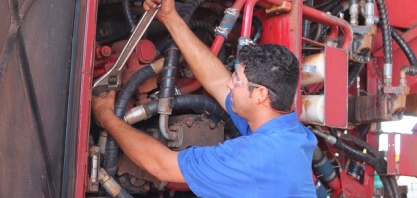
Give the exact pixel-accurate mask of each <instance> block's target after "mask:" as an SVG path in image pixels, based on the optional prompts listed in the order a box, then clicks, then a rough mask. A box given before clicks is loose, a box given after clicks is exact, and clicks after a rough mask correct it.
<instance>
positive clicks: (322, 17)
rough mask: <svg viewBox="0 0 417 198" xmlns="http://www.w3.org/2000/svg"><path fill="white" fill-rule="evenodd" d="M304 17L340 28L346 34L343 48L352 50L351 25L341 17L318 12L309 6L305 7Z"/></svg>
mask: <svg viewBox="0 0 417 198" xmlns="http://www.w3.org/2000/svg"><path fill="white" fill-rule="evenodd" d="M303 17H304V18H305V19H308V20H311V21H315V22H318V23H323V24H325V25H328V26H336V27H339V28H340V29H341V30H342V31H343V33H344V34H345V40H344V41H343V44H342V48H343V49H350V47H351V45H352V39H353V31H352V28H351V27H350V24H349V23H348V22H346V21H345V20H343V19H340V18H339V17H336V16H332V15H330V14H327V13H324V12H321V11H318V10H316V9H314V8H310V7H308V6H303Z"/></svg>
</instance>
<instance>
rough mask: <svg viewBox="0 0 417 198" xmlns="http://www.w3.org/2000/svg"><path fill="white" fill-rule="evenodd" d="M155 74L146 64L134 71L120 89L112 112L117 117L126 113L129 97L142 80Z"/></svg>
mask: <svg viewBox="0 0 417 198" xmlns="http://www.w3.org/2000/svg"><path fill="white" fill-rule="evenodd" d="M154 75H156V73H155V71H154V70H153V68H152V66H151V65H147V66H145V67H143V68H142V69H140V70H138V71H136V72H135V73H134V74H133V75H132V76H131V77H130V78H129V80H128V81H127V82H126V84H125V86H124V87H123V89H122V91H120V93H119V95H118V96H117V100H116V103H115V105H114V113H115V114H116V116H117V117H119V118H123V116H125V113H126V108H127V105H128V104H129V101H130V99H131V98H132V96H133V95H134V94H135V92H136V89H137V88H138V86H139V85H140V84H142V82H143V81H145V80H146V79H148V78H149V77H151V76H154Z"/></svg>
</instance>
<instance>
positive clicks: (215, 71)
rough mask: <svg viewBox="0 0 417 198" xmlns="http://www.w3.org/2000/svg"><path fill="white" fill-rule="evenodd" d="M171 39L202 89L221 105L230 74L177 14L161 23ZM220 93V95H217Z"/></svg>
mask: <svg viewBox="0 0 417 198" xmlns="http://www.w3.org/2000/svg"><path fill="white" fill-rule="evenodd" d="M163 23H164V24H165V26H166V27H167V29H168V31H169V32H170V34H171V36H172V38H173V39H174V41H175V43H176V44H177V46H178V48H179V49H180V51H181V54H182V55H183V57H184V59H185V60H186V61H187V63H188V65H189V66H190V67H191V69H192V71H193V73H194V76H195V77H196V78H197V79H198V80H199V81H200V83H201V84H202V85H203V87H204V88H205V89H206V90H207V91H208V92H209V93H210V94H211V95H212V96H214V97H216V99H217V101H218V102H219V103H220V104H222V105H223V103H224V98H225V97H226V94H227V93H228V92H229V89H228V88H227V86H226V85H227V82H228V81H229V80H230V77H231V75H230V73H229V71H228V70H227V69H226V67H225V66H224V65H223V63H222V62H221V61H220V60H219V59H218V58H217V57H216V55H214V54H213V53H212V52H211V51H210V49H209V48H208V47H207V46H206V45H205V44H204V43H203V42H201V41H200V40H199V39H198V38H197V37H196V36H195V35H194V33H193V32H192V31H191V30H190V29H189V28H188V26H187V24H186V23H185V22H184V21H183V20H182V19H181V18H180V16H179V15H178V14H177V13H174V14H172V16H170V17H168V18H167V19H166V20H165V21H163ZM219 93H220V94H219Z"/></svg>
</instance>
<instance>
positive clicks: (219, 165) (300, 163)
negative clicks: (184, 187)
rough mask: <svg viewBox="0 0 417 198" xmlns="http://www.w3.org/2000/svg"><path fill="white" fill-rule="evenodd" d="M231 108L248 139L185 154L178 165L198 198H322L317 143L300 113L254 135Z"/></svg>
mask: <svg viewBox="0 0 417 198" xmlns="http://www.w3.org/2000/svg"><path fill="white" fill-rule="evenodd" d="M231 104H232V102H231V100H230V94H229V95H228V96H227V97H226V108H227V111H228V112H229V114H230V116H231V117H232V119H233V121H234V123H235V125H236V126H237V127H238V129H239V131H240V132H241V133H242V135H243V136H241V137H238V138H235V139H232V140H227V141H225V142H224V143H223V144H219V145H218V146H206V147H191V148H188V149H186V150H183V151H181V152H179V154H178V164H179V167H180V170H181V173H182V175H183V176H184V178H185V180H186V182H187V184H188V185H189V186H190V188H191V190H192V191H193V192H194V194H196V195H197V196H198V197H222V198H223V197H239V198H240V197H250V198H252V197H260V198H264V197H303V198H306V197H316V190H315V187H314V184H313V180H312V170H311V162H312V157H313V151H314V148H315V147H316V145H317V140H316V137H315V136H314V134H313V133H312V132H311V131H309V130H308V129H307V128H306V127H304V125H302V124H301V123H300V122H299V121H298V119H297V115H296V113H295V112H293V113H290V114H287V115H282V116H279V117H277V118H274V119H272V120H270V121H268V122H267V123H265V124H264V125H262V126H260V127H259V128H258V129H257V130H256V131H255V132H254V133H252V132H251V130H250V128H249V126H248V123H247V121H246V120H245V119H243V118H241V117H239V116H238V115H236V114H235V113H234V112H232V110H231Z"/></svg>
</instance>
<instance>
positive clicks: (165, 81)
mask: <svg viewBox="0 0 417 198" xmlns="http://www.w3.org/2000/svg"><path fill="white" fill-rule="evenodd" d="M205 1H206V0H187V1H186V2H185V3H184V4H183V5H182V7H181V10H180V12H179V15H180V16H181V18H182V19H183V20H184V21H185V23H188V21H189V20H190V18H191V15H192V14H193V13H194V11H195V10H196V9H197V8H198V7H199V6H200V5H201V4H202V3H204V2H205ZM179 55H180V51H179V49H178V47H177V45H176V44H175V42H174V41H173V40H172V39H171V40H170V41H169V42H168V47H167V49H166V50H165V62H164V69H163V70H162V80H161V84H160V91H159V94H160V95H159V97H160V98H166V99H168V101H167V103H168V105H169V106H170V108H172V105H173V104H169V103H170V102H169V100H170V99H169V98H172V97H174V95H175V79H176V74H177V66H178V59H179ZM164 111H167V110H164Z"/></svg>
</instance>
